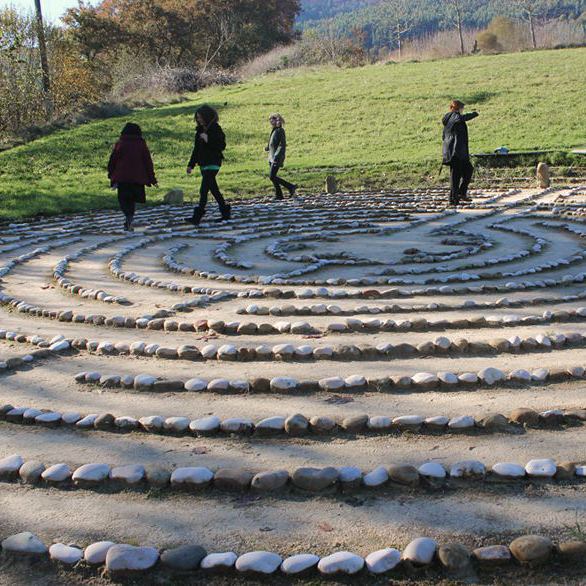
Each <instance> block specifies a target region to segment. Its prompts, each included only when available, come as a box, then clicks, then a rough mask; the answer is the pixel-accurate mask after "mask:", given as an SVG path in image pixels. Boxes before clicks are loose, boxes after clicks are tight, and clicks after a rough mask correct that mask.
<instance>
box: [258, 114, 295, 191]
mask: <svg viewBox="0 0 586 586" xmlns="http://www.w3.org/2000/svg"><path fill="white" fill-rule="evenodd" d="M269 123H270V125H271V128H272V130H271V136H270V137H269V144H268V146H267V147H265V151H268V153H269V168H270V178H271V181H272V182H273V185H274V186H275V199H277V200H280V199H283V190H282V189H281V185H282V186H283V187H284V188H285V189H288V190H289V194H290V195H291V197H294V196H295V190H296V189H297V186H296V185H293V183H289V182H288V181H285V180H284V179H281V178H280V177H278V176H277V174H278V172H279V169H280V168H281V167H283V165H284V164H285V151H286V150H287V139H286V137H285V129H284V128H283V125H284V124H285V119H284V118H283V117H282V116H281V115H280V114H271V115H270V117H269Z"/></svg>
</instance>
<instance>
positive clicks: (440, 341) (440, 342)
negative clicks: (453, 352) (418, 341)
mask: <svg viewBox="0 0 586 586" xmlns="http://www.w3.org/2000/svg"><path fill="white" fill-rule="evenodd" d="M433 343H434V344H435V345H436V346H437V347H438V348H440V349H442V350H449V349H450V346H451V345H452V342H450V340H448V338H446V337H444V336H440V337H439V338H436V339H435V340H434V342H433Z"/></svg>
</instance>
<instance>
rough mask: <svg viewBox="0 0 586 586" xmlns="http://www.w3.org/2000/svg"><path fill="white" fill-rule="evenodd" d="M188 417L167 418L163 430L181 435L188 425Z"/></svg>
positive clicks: (189, 421)
mask: <svg viewBox="0 0 586 586" xmlns="http://www.w3.org/2000/svg"><path fill="white" fill-rule="evenodd" d="M190 423H191V420H190V419H189V417H167V419H165V422H164V423H163V428H164V429H166V430H167V431H173V432H175V433H183V432H184V431H185V430H186V429H187V428H188V427H189V425H190Z"/></svg>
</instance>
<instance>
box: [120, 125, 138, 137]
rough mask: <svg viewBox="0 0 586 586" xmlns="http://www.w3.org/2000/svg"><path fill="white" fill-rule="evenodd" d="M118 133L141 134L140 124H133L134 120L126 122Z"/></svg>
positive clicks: (126, 134)
mask: <svg viewBox="0 0 586 586" xmlns="http://www.w3.org/2000/svg"><path fill="white" fill-rule="evenodd" d="M120 135H121V136H128V135H131V136H142V130H141V129H140V126H139V125H138V124H135V123H134V122H127V123H126V126H124V128H123V129H122V132H121V133H120Z"/></svg>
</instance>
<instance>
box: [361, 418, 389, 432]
mask: <svg viewBox="0 0 586 586" xmlns="http://www.w3.org/2000/svg"><path fill="white" fill-rule="evenodd" d="M392 424H393V422H392V421H391V418H390V417H387V416H386V415H375V416H373V417H370V418H369V419H368V423H367V424H366V427H368V429H374V430H377V431H378V430H385V429H389V428H390V427H391V425H392Z"/></svg>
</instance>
